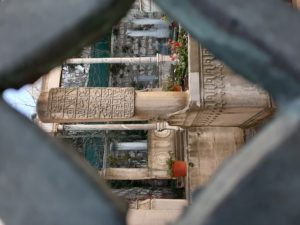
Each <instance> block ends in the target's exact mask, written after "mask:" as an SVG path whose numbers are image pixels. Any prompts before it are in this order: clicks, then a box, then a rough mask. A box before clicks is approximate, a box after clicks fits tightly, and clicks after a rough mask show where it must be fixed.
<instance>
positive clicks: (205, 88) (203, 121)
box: [196, 46, 226, 126]
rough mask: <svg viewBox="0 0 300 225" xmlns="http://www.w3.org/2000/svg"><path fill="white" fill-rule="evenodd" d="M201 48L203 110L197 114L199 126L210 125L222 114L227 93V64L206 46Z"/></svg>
mask: <svg viewBox="0 0 300 225" xmlns="http://www.w3.org/2000/svg"><path fill="white" fill-rule="evenodd" d="M199 50H200V79H201V81H200V85H201V86H200V90H201V95H200V102H201V106H202V109H203V111H202V112H201V113H200V114H199V115H198V116H197V118H196V121H197V124H198V125H199V126H209V125H210V124H211V123H212V122H213V121H214V120H215V119H216V118H217V117H218V116H219V115H220V114H221V111H222V108H223V106H224V105H225V104H226V103H225V101H224V95H225V90H224V88H225V84H224V76H225V70H226V68H225V66H224V64H223V63H222V62H220V61H218V60H217V59H215V57H214V56H213V55H212V54H211V53H210V52H209V51H208V50H207V49H205V48H202V47H201V46H200V47H199Z"/></svg>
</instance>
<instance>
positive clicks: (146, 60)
mask: <svg viewBox="0 0 300 225" xmlns="http://www.w3.org/2000/svg"><path fill="white" fill-rule="evenodd" d="M163 62H172V60H171V58H170V56H168V55H161V54H157V55H156V56H152V57H120V58H71V59H68V60H67V61H66V62H65V63H66V64H100V63H110V64H119V63H126V64H155V63H163Z"/></svg>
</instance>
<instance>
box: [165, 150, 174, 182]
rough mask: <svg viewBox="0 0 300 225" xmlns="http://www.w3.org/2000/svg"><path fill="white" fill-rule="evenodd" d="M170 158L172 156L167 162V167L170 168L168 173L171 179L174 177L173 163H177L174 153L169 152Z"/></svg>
mask: <svg viewBox="0 0 300 225" xmlns="http://www.w3.org/2000/svg"><path fill="white" fill-rule="evenodd" d="M169 156H170V157H169V158H168V159H167V161H166V163H167V166H168V168H167V172H168V175H169V176H170V177H172V176H173V172H172V166H173V163H174V161H175V159H174V153H172V152H169Z"/></svg>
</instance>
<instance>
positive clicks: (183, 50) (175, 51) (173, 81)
mask: <svg viewBox="0 0 300 225" xmlns="http://www.w3.org/2000/svg"><path fill="white" fill-rule="evenodd" d="M168 43H169V45H170V47H171V55H170V58H171V59H172V61H174V62H176V64H175V68H174V75H173V77H171V76H169V78H168V83H167V85H166V86H165V87H164V89H165V90H166V89H167V90H171V88H172V87H173V86H174V85H182V83H183V80H184V78H185V76H186V73H187V68H188V48H187V47H188V37H187V33H186V31H184V30H183V29H181V30H180V31H179V34H178V39H177V40H176V41H174V40H169V41H168Z"/></svg>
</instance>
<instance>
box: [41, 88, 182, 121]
mask: <svg viewBox="0 0 300 225" xmlns="http://www.w3.org/2000/svg"><path fill="white" fill-rule="evenodd" d="M187 102H188V95H187V93H185V92H139V91H135V90H134V88H54V89H51V90H50V91H49V92H44V93H41V95H40V97H39V99H38V103H37V113H38V116H39V118H40V120H41V121H43V122H57V123H80V122H105V121H130V120H148V119H152V118H157V117H160V118H166V117H167V116H168V115H169V114H172V113H175V112H177V111H180V110H182V109H184V108H185V107H186V106H187Z"/></svg>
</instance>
